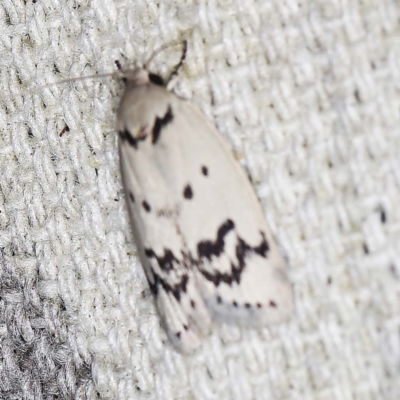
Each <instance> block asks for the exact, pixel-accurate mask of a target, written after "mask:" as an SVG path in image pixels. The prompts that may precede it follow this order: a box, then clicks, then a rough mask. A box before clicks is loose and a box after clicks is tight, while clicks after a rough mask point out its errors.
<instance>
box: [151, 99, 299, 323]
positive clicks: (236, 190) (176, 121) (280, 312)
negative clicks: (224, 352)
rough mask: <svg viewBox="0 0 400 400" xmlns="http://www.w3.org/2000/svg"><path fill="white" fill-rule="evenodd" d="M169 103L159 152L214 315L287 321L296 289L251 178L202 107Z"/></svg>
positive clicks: (232, 319)
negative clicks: (169, 115)
mask: <svg viewBox="0 0 400 400" xmlns="http://www.w3.org/2000/svg"><path fill="white" fill-rule="evenodd" d="M170 107H171V110H172V114H173V123H171V124H169V125H167V126H165V129H163V131H162V132H161V134H160V139H159V143H158V146H156V147H157V149H156V150H155V151H156V152H157V153H158V154H157V159H161V160H166V162H163V166H162V168H163V169H164V170H165V172H164V174H165V175H166V176H169V182H171V184H170V187H169V189H170V190H171V191H172V192H173V193H175V195H176V202H177V203H179V202H182V207H181V211H180V214H179V218H178V224H179V228H180V231H181V233H182V235H183V237H184V238H185V240H186V244H187V248H188V249H189V251H190V253H191V254H192V255H193V257H194V258H196V259H197V260H198V263H197V264H196V265H195V269H194V272H195V275H196V280H197V284H198V287H199V289H200V290H199V291H200V293H201V296H202V297H203V299H204V301H205V303H206V305H207V307H208V308H209V310H210V312H211V314H212V316H213V318H215V319H218V320H222V321H225V322H231V323H238V324H244V325H253V326H262V325H265V324H269V323H274V322H280V321H282V320H284V319H286V318H287V317H288V316H289V315H290V314H291V312H292V309H293V294H292V288H291V285H290V283H289V281H288V279H287V275H286V266H285V262H284V260H283V258H282V256H281V254H280V252H279V249H278V247H277V245H276V243H275V241H274V238H273V236H272V234H271V232H270V229H269V228H268V225H267V223H266V220H265V216H264V213H263V210H262V208H261V206H260V203H259V201H258V199H257V196H256V194H255V192H254V189H253V187H252V185H251V184H250V182H249V179H248V177H247V176H246V174H245V173H244V171H243V169H242V168H241V166H240V165H239V164H238V162H237V161H236V160H235V159H234V158H233V156H232V153H231V151H230V150H229V148H228V147H227V145H226V144H225V142H224V140H223V139H222V137H221V136H220V133H219V132H218V131H217V130H216V128H215V127H214V126H213V125H212V124H211V123H210V122H209V121H208V120H207V119H206V118H205V117H204V115H203V114H202V113H201V112H200V110H198V109H197V108H196V107H195V106H193V105H192V104H191V103H189V102H187V101H183V100H180V99H179V98H174V100H173V101H172V104H170Z"/></svg>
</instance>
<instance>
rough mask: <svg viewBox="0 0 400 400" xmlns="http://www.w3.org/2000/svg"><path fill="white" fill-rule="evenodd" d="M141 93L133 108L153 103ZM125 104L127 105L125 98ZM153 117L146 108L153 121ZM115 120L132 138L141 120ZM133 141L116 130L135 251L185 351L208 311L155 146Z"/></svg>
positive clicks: (170, 331) (201, 331) (171, 333)
mask: <svg viewBox="0 0 400 400" xmlns="http://www.w3.org/2000/svg"><path fill="white" fill-rule="evenodd" d="M140 94H141V93H140V91H139V93H138V96H137V97H136V98H137V99H141V100H139V104H137V103H138V101H137V102H136V104H132V108H133V109H134V108H135V107H136V108H138V109H140V108H141V107H144V108H146V109H148V110H151V109H152V107H153V108H154V103H153V104H152V102H148V96H146V95H144V96H140ZM164 94H167V95H166V96H164V98H163V97H162V96H161V97H157V96H156V99H157V101H158V103H157V104H158V105H160V107H161V109H164V108H163V107H164V106H166V104H168V103H169V102H168V100H169V98H170V97H171V96H172V95H171V94H170V93H169V92H167V91H165V93H164ZM147 103H148V104H147ZM164 103H165V104H164ZM127 104H128V105H129V107H130V106H131V103H130V102H128V103H127ZM156 117H157V114H154V115H153V114H152V113H151V112H149V118H150V121H152V123H153V122H154V121H153V120H154V118H156ZM120 124H122V125H121V126H124V129H129V132H127V131H124V133H125V134H127V133H129V134H130V135H132V137H134V135H139V133H138V132H139V131H140V130H142V129H143V125H146V122H143V120H141V118H139V117H137V118H135V116H133V117H132V116H130V117H129V119H128V121H124V119H123V118H122V119H121V118H118V125H120ZM125 125H128V127H127V126H125ZM119 129H122V128H121V127H119ZM120 132H121V131H120ZM132 143H133V142H132V141H131V142H129V140H127V139H126V138H124V137H123V136H121V134H120V140H119V154H120V167H121V175H122V182H123V186H124V189H125V196H126V202H127V208H128V212H129V216H130V220H131V225H132V229H133V233H134V236H135V241H136V244H137V248H138V253H139V256H140V260H141V263H142V265H143V268H144V270H145V273H146V276H147V279H148V281H149V285H150V288H151V290H152V292H153V294H154V296H155V302H156V307H157V310H158V313H159V315H160V319H161V321H162V324H163V326H164V328H165V330H166V332H167V335H168V337H169V339H170V340H171V342H172V343H173V345H174V346H175V347H176V348H177V349H178V350H180V351H182V352H190V351H192V350H193V349H195V348H196V347H198V346H199V345H200V343H201V339H202V337H203V336H204V335H206V334H207V333H208V331H209V328H210V324H211V319H210V315H209V312H208V310H207V308H206V307H205V304H204V301H203V299H202V297H201V296H200V294H199V291H198V287H197V284H196V280H195V277H194V276H193V268H192V267H191V262H192V260H191V258H190V255H189V254H188V249H187V247H186V243H185V240H184V238H183V236H182V232H180V228H179V223H178V213H179V207H177V204H176V201H175V199H174V198H173V197H171V190H170V187H169V183H170V182H169V179H168V178H166V177H165V175H164V174H163V172H164V171H163V170H162V169H160V163H159V160H158V154H156V152H155V151H154V149H155V147H154V145H153V144H152V143H151V141H150V140H148V141H142V142H140V144H139V145H138V146H136V147H135V146H134V145H133V144H132Z"/></svg>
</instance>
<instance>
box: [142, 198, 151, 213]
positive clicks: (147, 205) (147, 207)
mask: <svg viewBox="0 0 400 400" xmlns="http://www.w3.org/2000/svg"><path fill="white" fill-rule="evenodd" d="M142 206H143V208H144V209H145V210H146V212H150V211H151V207H150V204H149V203H148V202H147V201H146V200H143V203H142Z"/></svg>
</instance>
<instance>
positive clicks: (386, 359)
mask: <svg viewBox="0 0 400 400" xmlns="http://www.w3.org/2000/svg"><path fill="white" fill-rule="evenodd" d="M399 21H400V5H399V3H398V2H396V1H395V0H380V1H378V0H376V1H374V0H371V1H361V0H360V1H355V0H354V1H352V0H350V1H343V2H342V1H323V0H318V1H312V0H305V1H295V0H288V1H281V0H240V1H233V0H224V1H212V0H202V1H183V0H182V1H180V0H176V1H172V0H171V1H168V0H160V1H159V2H153V1H147V0H132V1H128V0H98V1H95V0H93V1H90V0H86V1H83V0H82V1H81V0H77V1H69V0H65V1H57V0H43V1H42V0H37V1H35V2H30V1H26V2H24V1H21V0H19V1H18V0H16V1H12V0H1V2H0V49H1V51H0V54H1V56H0V60H1V67H0V77H1V82H0V85H1V89H2V90H1V93H2V94H1V98H0V100H1V102H0V104H1V106H0V396H1V398H2V399H55V398H63V399H70V398H76V399H95V398H108V399H219V400H221V399H240V400H243V399H277V400H278V399H279V400H281V399H321V400H322V399H323V400H329V399H337V400H343V399H399V398H400V379H399V373H400V336H399V332H400V298H399V297H400V257H399V255H400V245H399V242H400V207H399V204H400V190H399V185H400V22H399ZM183 37H184V38H186V39H187V40H188V46H189V47H188V54H187V61H186V63H185V65H184V67H183V69H182V70H181V71H180V74H179V76H178V78H177V80H176V85H175V88H174V90H175V91H176V92H177V93H179V94H180V95H181V96H184V97H186V98H188V99H191V100H192V101H193V102H194V103H196V104H197V105H198V106H199V107H200V108H201V109H203V111H204V112H205V113H206V115H207V117H208V118H210V120H211V121H213V123H215V124H216V126H217V127H218V129H219V131H220V132H221V135H222V136H224V137H225V138H226V139H227V140H228V142H229V143H230V145H231V147H232V149H233V151H234V152H235V154H236V155H237V157H238V158H239V159H240V161H241V162H242V164H243V165H244V166H245V168H246V169H247V171H248V173H249V175H250V176H251V179H252V182H253V183H254V186H255V188H256V190H257V193H258V195H259V197H260V200H261V202H262V205H263V207H264V210H265V213H266V216H267V219H268V221H269V223H270V226H271V229H272V231H273V232H274V234H275V236H276V239H277V242H278V244H279V246H280V247H281V249H282V252H283V254H285V257H286V258H287V260H288V270H289V276H290V279H291V281H292V282H293V286H294V290H295V299H296V311H295V313H294V315H293V317H292V318H291V319H290V320H289V321H288V322H287V323H285V324H282V325H280V326H273V327H270V328H266V329H262V330H253V329H239V328H236V327H227V326H217V325H216V326H215V327H214V329H213V333H212V335H211V336H210V337H209V338H207V339H206V340H205V341H204V345H203V346H202V348H201V349H200V350H199V352H198V353H196V354H195V355H194V356H191V357H185V356H182V355H180V354H177V353H176V352H175V351H174V350H173V349H172V348H171V347H170V346H169V344H168V342H167V341H166V337H165V334H164V332H163V331H162V329H161V328H160V327H159V321H158V318H157V315H156V313H155V310H154V306H153V303H152V298H151V295H150V293H149V291H148V287H147V283H146V280H145V276H144V273H143V271H142V269H141V266H140V263H139V262H138V260H137V257H136V252H135V245H134V241H133V238H132V236H131V233H130V229H129V225H128V221H127V213H126V209H125V204H124V198H123V192H122V187H121V181H120V175H119V168H118V152H117V146H116V144H117V138H116V135H115V133H114V123H115V109H116V106H117V104H118V98H119V96H120V95H121V93H122V90H123V86H122V84H121V83H120V82H116V81H115V80H113V79H112V78H105V79H96V80H93V79H88V80H85V81H79V82H78V81H75V82H70V83H67V84H59V85H53V86H50V87H48V88H38V86H41V85H45V84H48V83H51V82H55V81H59V80H61V79H65V78H69V77H73V76H86V75H91V74H96V73H104V72H113V71H114V70H115V64H114V61H115V60H119V61H120V62H121V63H127V62H132V61H135V60H136V61H144V60H145V59H146V58H147V57H148V56H149V55H150V54H151V53H152V51H153V50H154V49H155V48H157V47H159V46H161V45H163V44H165V43H167V42H169V41H172V40H181V39H182V38H183ZM176 58H177V55H176V51H172V49H170V50H167V51H166V52H164V53H163V54H162V55H160V57H158V58H157V60H156V61H155V63H154V68H155V69H156V70H157V72H160V73H161V74H164V75H167V74H168V72H169V71H170V69H171V68H172V67H173V65H174V63H175V61H176ZM21 92H22V93H24V96H22V97H21V96H17V94H18V93H21ZM66 124H67V125H68V127H69V131H67V132H65V133H64V134H63V135H62V136H60V132H61V131H62V130H63V128H64V127H65V125H66Z"/></svg>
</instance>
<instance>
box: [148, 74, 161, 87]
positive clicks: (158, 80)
mask: <svg viewBox="0 0 400 400" xmlns="http://www.w3.org/2000/svg"><path fill="white" fill-rule="evenodd" d="M149 80H150V82H151V83H154V84H155V85H157V86H164V80H163V78H161V76H160V75H157V74H153V73H151V72H149Z"/></svg>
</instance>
